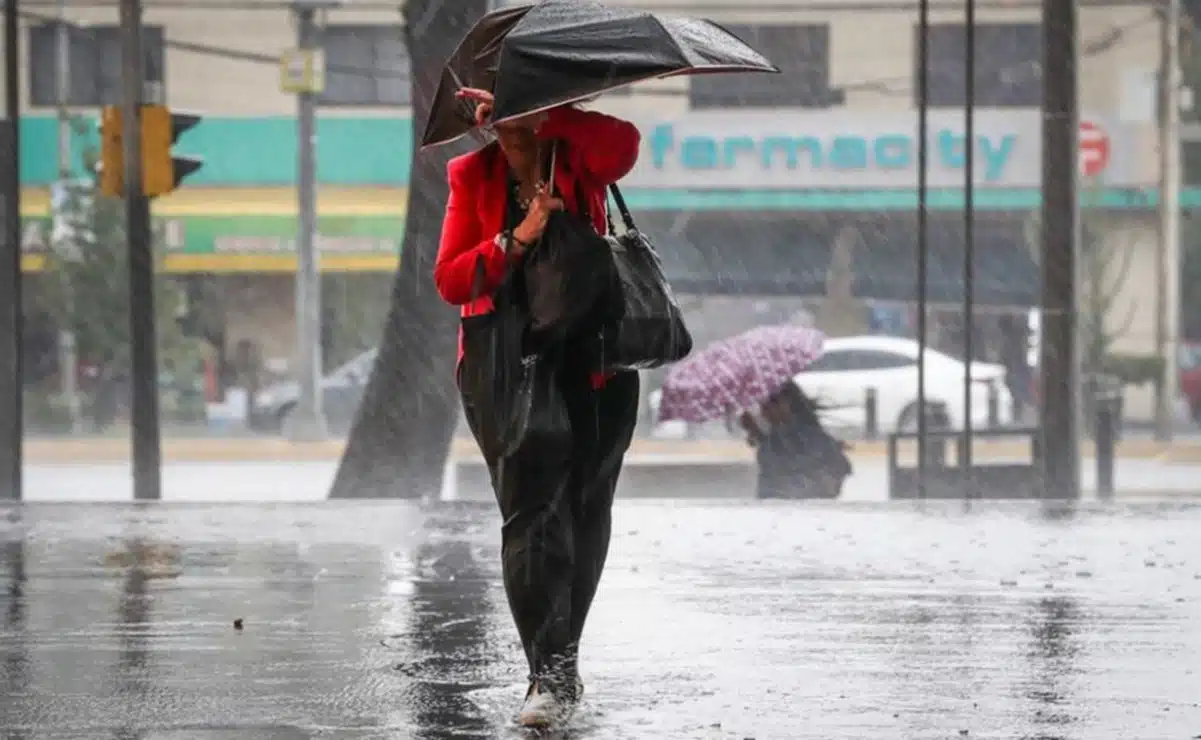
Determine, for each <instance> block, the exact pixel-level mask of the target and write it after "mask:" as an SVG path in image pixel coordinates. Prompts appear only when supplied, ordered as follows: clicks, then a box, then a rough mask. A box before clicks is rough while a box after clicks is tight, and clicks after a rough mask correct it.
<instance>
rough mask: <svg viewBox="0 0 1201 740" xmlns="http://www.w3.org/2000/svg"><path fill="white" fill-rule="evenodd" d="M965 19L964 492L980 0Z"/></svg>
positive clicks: (970, 478)
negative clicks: (977, 21)
mask: <svg viewBox="0 0 1201 740" xmlns="http://www.w3.org/2000/svg"><path fill="white" fill-rule="evenodd" d="M966 2H967V9H966V12H965V17H964V20H963V50H964V96H963V101H964V102H963V139H964V147H963V328H964V331H963V443H962V444H961V445H960V446H959V449H960V450H962V454H961V455H960V458H959V466H960V469H961V470H962V472H963V493H964V495H965V496H967V497H968V498H971V497H973V496H974V495H975V494H976V482H975V477H974V475H973V470H972V436H973V433H972V432H973V430H972V386H973V383H972V355H973V353H974V352H975V351H976V347H975V327H976V285H975V282H974V280H975V273H976V269H975V262H976V234H975V226H976V198H975V194H976V190H975V189H976V167H975V164H976V0H966Z"/></svg>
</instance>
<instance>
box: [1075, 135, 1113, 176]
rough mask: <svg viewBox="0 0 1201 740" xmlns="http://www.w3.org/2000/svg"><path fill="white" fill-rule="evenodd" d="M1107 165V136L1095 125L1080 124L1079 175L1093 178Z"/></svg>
mask: <svg viewBox="0 0 1201 740" xmlns="http://www.w3.org/2000/svg"><path fill="white" fill-rule="evenodd" d="M1108 165H1109V135H1108V134H1106V133H1105V131H1104V130H1103V129H1102V128H1101V127H1100V126H1098V125H1096V124H1095V123H1092V122H1090V121H1081V122H1080V174H1082V175H1084V176H1085V177H1093V176H1094V175H1099V174H1101V173H1102V172H1104V171H1105V168H1106V166H1108Z"/></svg>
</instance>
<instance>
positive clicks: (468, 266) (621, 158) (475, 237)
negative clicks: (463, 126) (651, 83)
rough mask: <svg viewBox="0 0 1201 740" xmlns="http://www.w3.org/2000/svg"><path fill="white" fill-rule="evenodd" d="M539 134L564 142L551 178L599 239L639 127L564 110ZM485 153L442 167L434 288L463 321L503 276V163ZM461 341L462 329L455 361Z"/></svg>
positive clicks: (486, 305) (633, 154)
mask: <svg viewBox="0 0 1201 740" xmlns="http://www.w3.org/2000/svg"><path fill="white" fill-rule="evenodd" d="M538 136H539V138H542V139H548V140H550V139H559V140H562V141H564V142H566V146H565V147H563V148H561V149H560V150H559V155H558V156H559V160H558V161H557V163H556V166H555V173H554V180H555V185H556V186H557V188H558V190H559V195H560V197H562V198H563V201H564V205H565V207H566V208H567V209H570V210H572V211H575V210H576V203H575V196H576V191H577V183H578V191H579V193H580V195H582V196H583V197H584V198H585V199H586V200H587V202H588V213H589V214H590V215H591V216H592V223H593V225H594V226H595V227H596V231H597V233H598V234H603V233H605V230H606V227H607V226H606V224H607V222H606V219H605V200H606V196H607V192H606V188H607V187H608V186H609V185H610V184H612V183H615V182H617V181H618V180H620V179H621V178H623V177H625V176H626V174H628V173H629V171H630V170H632V169H633V168H634V163H635V162H636V161H637V160H638V149H639V146H640V145H641V136H640V135H639V133H638V129H637V128H635V126H634V124H632V123H629V122H627V121H623V120H621V119H619V118H613V117H612V116H606V115H604V114H602V113H596V112H592V111H583V110H579V109H578V108H572V107H562V108H556V109H554V110H552V111H551V112H550V115H549V116H548V118H547V120H546V122H545V123H543V124H542V127H541V128H540V129H539V130H538ZM492 147H495V145H492ZM489 149H490V147H484V148H483V149H479V150H476V151H474V152H471V153H470V154H464V155H463V156H461V157H456V158H454V159H452V160H451V161H450V162H449V163H448V164H447V166H446V174H447V177H448V179H449V180H450V198H449V200H448V201H447V203H446V217H445V218H444V220H443V222H442V240H441V243H440V244H439V246H438V258H437V260H436V261H435V263H434V284H435V285H436V286H437V288H438V294H439V295H441V296H442V299H443V300H444V301H446V302H447V303H449V304H451V305H453V306H461V307H462V312H461V313H462V315H463V316H477V315H479V314H483V313H488V312H489V311H491V310H492V298H491V294H492V291H494V290H495V289H496V287H497V286H498V285H499V284H500V281H501V280H502V279H503V278H504V275H505V268H506V258H505V253H504V252H503V251H501V249H500V248H499V247H497V246H496V243H495V242H494V241H493V240H494V239H495V237H496V235H497V234H498V233H500V232H501V231H502V230H503V229H504V221H505V205H506V198H507V197H508V194H507V188H506V180H505V168H506V163H505V158H504V156H503V155H502V154H501V153H500V152H498V151H495V149H494V148H493V149H492V151H488V150H489ZM490 155H494V156H490ZM480 261H483V263H484V285H483V286H482V288H481V296H480V297H479V298H478V299H476V300H475V301H472V300H471V292H472V288H473V287H474V283H475V278H476V274H477V272H476V265H477V264H478V263H479V262H480ZM462 340H463V337H462V331H461V330H460V333H459V359H460V360H462V359H463V341H462ZM596 380H598V379H597V378H594V381H596ZM602 382H603V381H602ZM594 384H598V383H595V382H594Z"/></svg>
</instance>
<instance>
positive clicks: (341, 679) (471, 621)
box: [0, 501, 1201, 740]
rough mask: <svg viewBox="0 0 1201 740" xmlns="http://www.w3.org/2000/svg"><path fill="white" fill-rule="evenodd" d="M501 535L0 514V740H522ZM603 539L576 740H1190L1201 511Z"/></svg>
mask: <svg viewBox="0 0 1201 740" xmlns="http://www.w3.org/2000/svg"><path fill="white" fill-rule="evenodd" d="M497 519H498V518H497V515H496V514H495V513H494V512H493V510H492V509H491V507H488V506H484V505H473V504H443V505H437V506H432V507H431V506H424V507H423V506H419V505H415V504H414V505H409V504H403V503H389V504H366V503H337V504H333V503H326V504H290V505H262V504H261V505H221V506H209V505H199V504H195V505H189V504H160V505H147V506H134V505H129V504H115V505H102V504H29V505H26V506H25V507H24V508H16V509H7V510H3V513H2V514H0V695H2V698H0V737H5V738H14V739H15V738H21V739H22V740H34V739H36V738H80V739H81V740H82V739H84V738H86V739H88V740H100V739H104V740H107V739H109V738H112V739H117V738H120V739H122V740H134V739H136V740H235V739H237V740H241V739H243V738H246V739H255V738H262V739H263V740H309V739H310V738H349V739H356V740H357V739H358V738H396V739H398V740H399V739H401V738H495V737H500V738H504V737H521V734H520V733H519V732H518V731H517V730H516V729H515V728H513V726H512V715H513V712H514V711H515V709H516V704H517V702H518V700H519V699H520V697H521V695H522V693H523V691H524V683H523V678H524V675H523V671H522V669H521V665H520V662H519V659H518V656H519V648H518V645H517V641H516V638H515V633H514V629H513V628H512V626H511V624H510V623H509V618H508V614H507V609H506V606H505V601H504V594H503V591H502V589H501V585H500V575H499V569H498V566H497V558H498V547H497V540H498V536H497V526H498V521H497ZM614 532H615V542H614V547H613V549H612V554H611V557H610V565H609V568H608V571H607V573H606V577H605V580H604V582H603V583H602V585H601V592H600V595H599V596H598V601H597V605H596V607H595V609H594V612H593V616H592V618H591V623H590V625H589V630H588V633H587V635H586V641H585V645H584V648H583V652H584V657H583V677H584V680H585V682H586V684H587V693H586V694H585V700H584V704H583V706H582V708H581V710H580V712H579V713H578V714H577V715H576V718H575V720H574V722H573V723H572V726H571V728H570V732H569V733H566V734H564V735H563V736H564V737H571V738H589V739H597V740H600V739H602V738H603V739H604V740H610V739H612V740H619V739H621V738H681V739H688V740H691V739H693V738H697V739H700V740H706V739H708V738H736V739H741V738H756V739H757V740H766V739H768V738H782V739H792V738H815V739H816V738H822V739H824V740H837V739H838V738H856V739H860V738H906V739H908V738H913V739H914V740H919V739H921V740H924V739H925V738H961V737H968V738H1006V739H1013V738H1030V739H1034V738H1039V739H1041V740H1052V739H1064V740H1066V739H1068V738H1074V739H1079V740H1097V739H1099V738H1155V739H1157V740H1159V739H1163V740H1168V739H1170V738H1181V739H1187V738H1195V737H1197V736H1199V735H1201V621H1199V620H1201V543H1199V540H1198V532H1201V506H1196V505H1192V504H1189V503H1184V502H1181V503H1175V504H1172V503H1157V504H1147V505H1134V504H1131V505H1119V506H1113V507H1103V506H1100V505H1092V504H1086V505H1077V506H1072V507H1067V508H1063V507H1051V506H1046V505H1040V504H992V505H980V504H976V505H973V506H970V507H965V505H964V504H955V503H937V504H925V505H922V504H919V503H912V504H869V503H864V504H850V503H826V504H821V503H810V504H803V503H792V502H770V503H769V502H750V503H740V502H728V503H714V502H675V503H668V502H663V501H625V502H621V503H620V504H619V506H618V508H617V511H616V520H615V526H614ZM235 620H241V621H240V622H239V623H238V624H239V625H241V629H237V628H236V627H235Z"/></svg>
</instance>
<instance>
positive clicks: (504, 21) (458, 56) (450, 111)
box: [421, 5, 534, 147]
mask: <svg viewBox="0 0 1201 740" xmlns="http://www.w3.org/2000/svg"><path fill="white" fill-rule="evenodd" d="M533 7H534V6H533V5H516V6H512V7H507V8H502V9H500V10H494V11H492V12H491V13H489V14H487V15H485V16H484V17H483V18H481V19H480V20H479V22H478V23H476V24H475V26H473V27H472V29H471V30H470V31H468V32H467V35H466V36H464V37H463V40H462V41H460V42H459V45H458V47H456V48H455V50H454V53H453V54H451V55H450V59H448V60H447V61H446V66H445V67H443V69H442V76H441V78H439V80H438V90H437V92H435V93H434V102H433V105H431V106H430V113H429V118H428V119H427V120H426V122H425V131H424V133H422V135H421V145H422V146H423V147H426V146H433V145H435V144H444V143H446V142H449V141H453V140H455V139H457V138H459V137H460V136H462V135H463V134H465V133H467V132H468V131H469V130H471V128H472V127H473V126H475V106H476V103H475V101H473V100H460V99H459V98H456V97H455V93H456V92H457V91H458V90H459V89H461V88H464V87H475V88H479V89H481V90H491V89H492V87H493V85H494V83H495V82H496V67H497V65H498V64H499V60H500V49H501V42H502V41H503V40H504V38H505V35H506V34H508V33H509V31H510V30H511V29H512V28H513V26H514V25H516V24H517V22H518V21H519V20H521V19H522V17H523V16H524V15H525V14H526V13H528V12H529V11H530V9H532V8H533Z"/></svg>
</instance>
